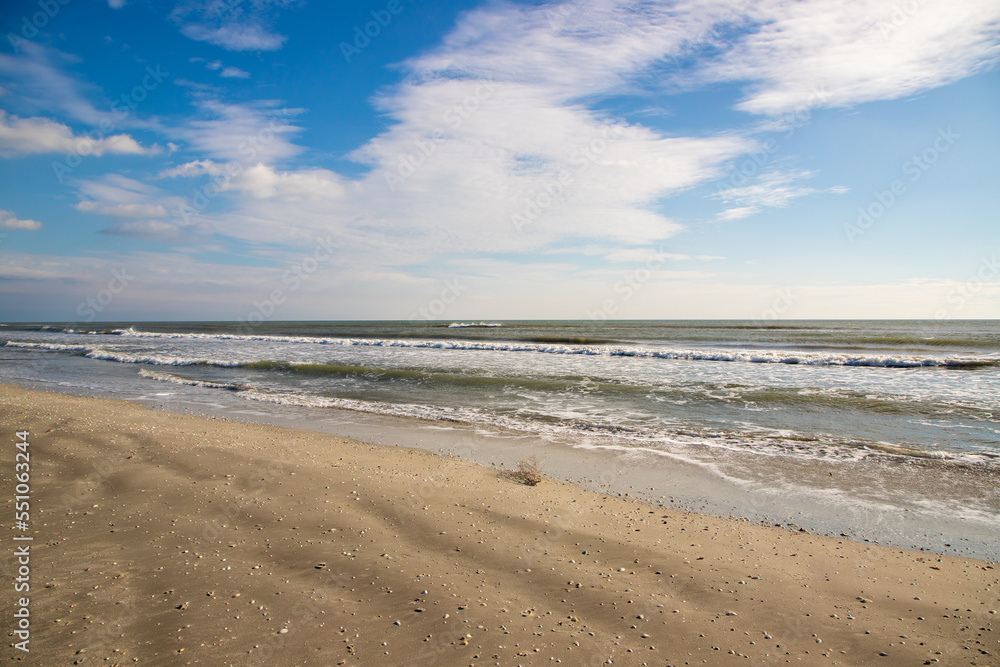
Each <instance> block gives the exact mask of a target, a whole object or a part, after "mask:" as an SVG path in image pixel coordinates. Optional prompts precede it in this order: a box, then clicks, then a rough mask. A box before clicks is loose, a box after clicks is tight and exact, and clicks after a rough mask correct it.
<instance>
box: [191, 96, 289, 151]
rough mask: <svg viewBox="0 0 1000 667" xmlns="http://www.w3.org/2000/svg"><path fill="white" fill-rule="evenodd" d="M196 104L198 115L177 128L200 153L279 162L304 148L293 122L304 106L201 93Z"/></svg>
mask: <svg viewBox="0 0 1000 667" xmlns="http://www.w3.org/2000/svg"><path fill="white" fill-rule="evenodd" d="M195 104H196V106H197V108H198V110H199V114H198V116H196V117H194V118H192V119H191V120H189V121H188V122H187V123H186V124H184V125H183V126H181V127H179V128H177V129H176V130H174V131H173V132H174V136H175V137H176V138H178V139H182V140H183V141H184V142H185V143H186V144H187V145H188V148H189V149H191V150H193V151H195V152H196V153H197V154H198V155H200V156H205V157H211V158H215V159H219V160H235V161H238V162H240V163H241V164H254V163H256V162H267V163H276V162H281V161H283V160H286V159H288V158H291V157H293V156H295V155H297V154H299V153H300V152H301V151H302V148H301V147H300V146H297V145H296V144H294V143H293V142H292V137H294V136H295V135H296V134H298V132H299V131H300V128H299V127H298V126H297V125H294V124H293V123H292V122H291V121H292V119H293V118H295V116H297V115H299V114H300V113H301V112H302V110H301V109H290V108H283V107H281V106H280V105H278V104H277V103H276V102H274V101H267V100H261V101H258V102H255V103H252V104H234V103H226V102H222V101H220V100H217V99H213V98H208V97H205V96H201V95H199V97H198V99H197V101H196V103H195Z"/></svg>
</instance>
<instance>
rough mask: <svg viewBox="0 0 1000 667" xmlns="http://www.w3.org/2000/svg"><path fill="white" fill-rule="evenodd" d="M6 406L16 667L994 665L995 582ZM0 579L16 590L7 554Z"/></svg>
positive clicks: (707, 524) (866, 553)
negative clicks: (17, 544)
mask: <svg viewBox="0 0 1000 667" xmlns="http://www.w3.org/2000/svg"><path fill="white" fill-rule="evenodd" d="M0 406H2V410H0V415H2V416H0V421H2V422H3V424H4V429H5V432H7V433H8V435H7V436H5V437H6V438H7V440H8V441H9V442H8V447H9V448H13V443H14V440H15V438H14V432H15V431H18V430H28V431H29V433H30V439H31V452H32V465H31V483H32V511H31V517H32V524H31V528H32V532H33V534H34V537H35V540H34V541H33V542H32V547H31V548H32V560H31V567H32V574H33V577H32V581H31V593H32V601H31V604H32V607H31V613H32V626H31V628H32V636H31V649H32V650H31V653H34V654H35V656H33V657H32V656H30V654H24V655H23V656H22V655H18V654H19V653H20V651H17V650H16V649H14V648H13V646H12V644H13V642H14V639H13V636H12V638H11V641H10V645H9V646H8V650H9V651H10V652H11V655H12V657H15V658H22V657H23V658H25V659H30V660H35V659H38V657H39V656H42V658H45V659H44V660H42V661H43V662H48V663H49V664H65V663H66V661H67V660H68V659H70V658H72V659H74V660H80V659H81V657H83V658H85V659H86V660H87V661H88V662H89V661H92V662H94V663H97V664H100V663H102V662H103V659H104V658H107V659H108V664H116V663H120V664H134V663H136V662H138V663H139V664H144V663H147V662H151V661H152V662H154V663H156V662H164V661H170V664H213V665H215V664H219V665H222V664H234V665H236V664H274V660H275V657H276V656H279V655H280V656H281V658H280V660H281V661H282V664H303V665H305V664H316V665H328V664H357V665H365V664H435V663H436V664H449V665H450V664H482V665H487V664H490V665H493V664H502V665H506V664H542V663H543V662H544V663H546V664H551V663H552V662H555V661H556V660H559V661H561V662H562V663H565V664H600V663H603V662H605V661H606V660H608V659H611V660H613V661H614V663H615V664H636V665H639V664H644V663H648V664H657V665H660V664H685V663H688V664H700V663H702V662H706V661H707V664H717V663H719V662H720V661H722V660H723V657H724V658H729V657H733V658H735V657H738V656H745V657H747V658H749V659H750V663H749V664H771V663H778V662H781V663H783V662H785V661H786V660H787V661H789V662H800V661H801V662H803V663H805V664H820V663H822V664H886V663H885V662H884V661H886V660H891V661H893V662H895V663H897V664H921V663H923V662H924V661H932V662H930V663H928V664H934V663H933V661H935V660H937V661H940V662H942V663H944V662H948V664H990V661H991V660H994V659H995V657H996V656H997V655H1000V643H998V639H997V638H996V636H995V635H994V634H993V625H994V624H995V620H996V612H997V611H998V610H1000V592H998V587H997V586H998V583H1000V580H998V577H997V573H998V570H997V569H996V568H995V567H994V566H993V565H991V564H988V563H986V562H985V561H980V560H976V559H972V558H963V557H955V556H942V555H936V554H929V553H922V552H916V551H907V550H902V549H897V548H890V547H882V546H873V545H866V544H863V543H857V542H850V541H847V540H842V539H836V538H831V537H824V536H817V535H812V534H808V533H792V532H789V531H788V530H787V529H782V528H775V527H767V526H761V525H757V524H752V523H746V522H740V521H734V520H730V519H721V518H716V517H712V516H706V515H700V514H693V513H684V512H678V511H674V510H671V509H665V508H662V507H654V506H651V505H648V504H644V503H640V502H637V501H634V500H631V499H625V498H619V497H617V496H615V495H611V494H601V493H595V492H592V491H587V490H584V489H582V488H580V487H577V486H574V485H572V484H568V483H562V482H556V481H551V480H546V481H544V482H542V484H540V485H539V486H537V487H528V486H524V485H521V484H517V483H515V482H513V481H511V480H510V479H509V478H508V477H507V476H505V475H504V474H503V473H502V472H501V471H499V470H496V469H491V468H489V467H484V466H480V465H477V464H475V463H472V462H469V461H465V460H462V459H458V458H453V457H447V456H439V455H436V454H432V453H428V452H427V451H423V450H418V449H412V448H404V447H391V446H390V447H387V446H385V445H370V444H365V443H361V442H358V441H353V440H349V439H347V438H342V437H336V436H331V435H327V434H323V433H319V432H315V431H301V430H292V429H287V428H279V427H276V426H269V425H261V424H245V423H240V422H234V421H228V420H222V419H211V418H203V417H193V416H187V415H182V414H176V413H171V412H165V411H159V410H152V409H149V408H147V407H145V406H143V405H137V404H136V403H134V402H127V401H121V400H115V399H104V398H91V397H79V396H74V395H69V394H63V393H54V392H38V391H33V390H27V389H23V388H20V387H16V386H13V385H0ZM192 436H194V437H192ZM10 458H11V459H12V458H13V457H12V456H11V457H10ZM10 465H11V472H12V466H13V464H12V463H11V464H10ZM4 478H5V479H6V480H7V485H6V486H7V487H8V489H7V490H8V491H11V489H10V487H11V486H12V484H11V474H10V473H6V474H5V477H4ZM5 495H6V496H7V503H8V505H10V508H9V511H10V512H13V506H12V505H13V494H12V493H7V494H5ZM3 568H4V571H5V574H6V573H8V570H9V571H10V573H12V572H13V571H14V570H15V569H16V566H15V565H14V563H13V560H12V558H11V557H10V556H9V555H8V557H6V558H5V561H4V564H3ZM35 573H37V574H35ZM11 597H12V596H10V595H8V596H5V599H7V598H11ZM7 604H12V603H7ZM945 612H948V613H945ZM282 631H284V632H282ZM866 633H868V634H866ZM903 635H905V638H903V637H902V636H903ZM383 642H384V644H383ZM650 647H653V648H650ZM963 647H968V648H963ZM81 650H82V652H80V653H78V651H81ZM981 651H986V652H988V654H984V653H981ZM880 653H887V654H888V657H884V656H880V655H879V654H880ZM136 659H137V660H136ZM977 661H978V662H977Z"/></svg>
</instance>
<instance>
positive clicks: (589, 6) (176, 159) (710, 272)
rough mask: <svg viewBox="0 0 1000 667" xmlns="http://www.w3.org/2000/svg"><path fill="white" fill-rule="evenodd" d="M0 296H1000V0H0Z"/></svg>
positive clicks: (413, 310) (755, 302)
mask: <svg viewBox="0 0 1000 667" xmlns="http://www.w3.org/2000/svg"><path fill="white" fill-rule="evenodd" d="M0 35H3V40H2V44H0V320H2V321H51V322H76V321H88V322H89V321H162V320H240V321H244V322H251V323H252V322H260V321H265V320H307V319H309V320H313V319H319V320H369V319H385V320H408V319H432V320H446V321H463V320H466V321H467V320H498V319H593V320H603V319H646V318H655V319H689V318H714V319H754V320H776V319H812V318H818V319H841V318H912V319H925V318H926V319H934V318H937V319H942V320H944V319H961V318H997V317H1000V263H998V259H1000V225H998V222H1000V216H998V211H1000V167H998V163H997V155H1000V120H998V119H1000V71H998V68H997V62H998V60H1000V3H997V2H996V1H995V0H896V1H895V2H888V1H885V0H879V1H874V0H795V1H791V0H760V1H739V0H677V1H664V2H652V1H647V2H626V1H623V0H569V1H565V2H538V1H536V2H494V1H487V2H478V1H474V0H456V1H447V0H446V1H435V2H431V1H430V0H374V1H367V0H360V1H357V2H352V3H339V2H338V3H332V2H319V1H318V0H169V1H167V0H164V1H160V0H100V1H99V0H33V1H22V0H8V1H7V2H4V3H3V7H2V9H0Z"/></svg>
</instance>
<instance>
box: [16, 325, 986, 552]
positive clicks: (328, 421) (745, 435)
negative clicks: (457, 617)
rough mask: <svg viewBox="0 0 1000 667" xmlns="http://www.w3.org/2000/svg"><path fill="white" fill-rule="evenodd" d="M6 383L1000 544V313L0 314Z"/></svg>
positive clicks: (681, 498) (635, 493)
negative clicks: (738, 316) (535, 463)
mask: <svg viewBox="0 0 1000 667" xmlns="http://www.w3.org/2000/svg"><path fill="white" fill-rule="evenodd" d="M0 347H2V349H0V382H5V383H10V384H18V385H21V386H25V387H34V388H41V389H47V390H50V391H64V392H70V393H78V394H85V395H98V396H111V397H117V398H123V399H126V400H132V401H139V402H143V403H146V404H148V405H150V406H152V407H156V408H160V409H166V410H173V411H178V412H194V413H198V414H206V415H212V416H216V417H226V418H229V419H238V420H243V421H255V422H266V423H273V424H278V425H284V426H296V427H299V428H305V429H314V430H321V431H326V432H331V433H337V434H341V435H347V436H350V437H355V438H358V439H362V440H366V441H369V442H374V443H378V444H388V445H404V446H416V447H423V448H425V449H430V450H432V451H439V452H441V453H444V454H451V455H456V456H462V457H465V458H469V459H472V460H476V461H478V462H480V463H485V464H487V465H493V466H495V467H509V466H512V465H514V464H515V463H516V462H517V461H518V460H519V459H520V458H523V457H524V456H529V455H534V456H536V457H537V458H538V459H539V460H540V461H541V462H542V465H543V471H544V472H545V474H547V475H548V476H550V477H552V478H555V479H562V480H567V481H571V482H574V483H577V484H581V485H583V486H585V487H588V488H592V489H594V490H597V491H600V492H603V493H609V494H615V495H621V496H624V495H628V496H629V497H632V498H636V499H639V500H644V501H646V502H650V503H653V504H656V505H661V506H666V507H671V508H674V509H678V510H681V511H696V512H703V513H709V514H715V515H720V516H731V517H734V518H737V519H738V520H741V521H749V522H755V523H766V524H773V525H780V526H782V527H784V528H786V529H788V530H793V531H801V530H805V531H808V532H816V533H823V534H828V535H831V536H834V537H838V538H843V539H852V540H858V541H868V542H872V543H879V544H888V545H891V546H898V547H903V548H911V549H922V550H925V551H928V552H932V553H950V554H957V555H965V556H973V557H977V558H983V559H986V560H991V561H997V560H998V559H1000V321H997V320H988V321H969V320H940V321H938V320H934V321H900V320H891V321H871V320H863V321H777V320H761V321H703V320H695V321H672V320H666V321H663V320H647V321H608V320H605V321H537V320H532V321H484V322H479V321H462V322H458V321H455V322H452V321H443V322H432V321H402V322H316V321H310V322H274V321H266V322H259V323H239V322H237V323H233V322H115V323H100V324H84V325H80V324H51V323H29V324H25V323H6V324H0Z"/></svg>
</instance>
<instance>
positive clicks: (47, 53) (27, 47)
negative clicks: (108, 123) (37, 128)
mask: <svg viewBox="0 0 1000 667" xmlns="http://www.w3.org/2000/svg"><path fill="white" fill-rule="evenodd" d="M77 63H79V58H77V57H76V56H72V55H70V54H67V53H63V52H62V51H59V50H57V49H54V48H52V47H48V46H44V45H41V44H36V43H35V42H25V43H24V44H23V45H22V46H21V53H19V54H17V55H8V54H5V53H0V76H3V77H4V78H6V79H7V81H8V87H9V88H10V92H12V93H15V95H16V97H12V98H11V101H12V102H13V103H15V104H16V105H17V106H18V107H19V108H20V110H22V111H23V112H27V113H32V114H36V113H47V114H58V115H61V116H66V117H68V118H70V119H72V120H75V121H79V122H83V123H87V124H88V125H97V124H98V123H100V122H101V120H103V119H105V118H106V117H107V114H106V113H105V112H102V111H100V110H99V109H98V108H97V107H96V106H95V105H94V103H93V102H92V101H91V100H92V99H94V98H95V97H99V96H100V92H99V90H98V89H97V87H96V86H94V85H92V84H90V83H87V82H85V81H82V80H81V79H80V78H79V77H77V76H75V75H73V74H71V73H69V72H68V71H67V70H68V68H69V67H71V66H72V65H75V64H77Z"/></svg>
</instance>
